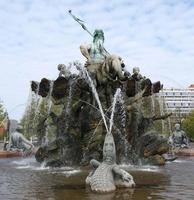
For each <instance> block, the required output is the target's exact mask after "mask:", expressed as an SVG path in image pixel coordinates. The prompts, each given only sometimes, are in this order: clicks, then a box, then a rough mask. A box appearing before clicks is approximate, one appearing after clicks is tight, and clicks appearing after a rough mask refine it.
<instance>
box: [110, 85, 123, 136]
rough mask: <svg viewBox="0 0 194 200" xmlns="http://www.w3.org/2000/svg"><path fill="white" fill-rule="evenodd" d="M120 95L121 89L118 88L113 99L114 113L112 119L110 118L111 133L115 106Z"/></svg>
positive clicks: (113, 110)
mask: <svg viewBox="0 0 194 200" xmlns="http://www.w3.org/2000/svg"><path fill="white" fill-rule="evenodd" d="M120 93H121V89H120V88H118V89H117V91H116V93H115V95H114V98H113V104H112V113H111V117H110V127H109V132H110V133H111V132H112V126H113V118H114V112H115V106H116V102H117V98H118V96H119V95H120Z"/></svg>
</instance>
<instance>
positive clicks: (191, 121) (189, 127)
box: [183, 111, 194, 139]
mask: <svg viewBox="0 0 194 200" xmlns="http://www.w3.org/2000/svg"><path fill="white" fill-rule="evenodd" d="M183 128H184V130H185V132H186V134H187V136H188V137H190V138H192V139H194V111H192V112H191V113H190V114H189V115H188V116H187V117H186V118H185V119H184V121H183Z"/></svg>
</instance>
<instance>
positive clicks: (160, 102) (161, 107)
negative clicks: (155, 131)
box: [158, 94, 164, 133]
mask: <svg viewBox="0 0 194 200" xmlns="http://www.w3.org/2000/svg"><path fill="white" fill-rule="evenodd" d="M158 97H159V108H160V115H164V101H163V97H162V96H161V94H159V96H158ZM162 133H164V120H163V119H162Z"/></svg>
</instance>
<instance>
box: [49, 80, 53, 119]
mask: <svg viewBox="0 0 194 200" xmlns="http://www.w3.org/2000/svg"><path fill="white" fill-rule="evenodd" d="M53 85H54V81H51V82H50V87H49V96H48V115H49V114H50V111H51V106H52V100H51V98H52V92H53Z"/></svg>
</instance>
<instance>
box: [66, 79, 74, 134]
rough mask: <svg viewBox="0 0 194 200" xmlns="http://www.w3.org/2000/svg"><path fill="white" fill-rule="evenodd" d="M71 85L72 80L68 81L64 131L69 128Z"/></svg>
mask: <svg viewBox="0 0 194 200" xmlns="http://www.w3.org/2000/svg"><path fill="white" fill-rule="evenodd" d="M72 85H73V82H71V83H70V86H69V95H68V99H67V106H66V109H65V119H66V120H65V129H66V131H67V130H68V128H69V119H70V115H71V102H72Z"/></svg>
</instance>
